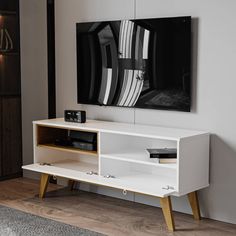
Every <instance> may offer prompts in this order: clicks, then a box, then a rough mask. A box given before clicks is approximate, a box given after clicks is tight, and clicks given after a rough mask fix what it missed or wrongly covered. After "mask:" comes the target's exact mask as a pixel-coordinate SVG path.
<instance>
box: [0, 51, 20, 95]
mask: <svg viewBox="0 0 236 236" xmlns="http://www.w3.org/2000/svg"><path fill="white" fill-rule="evenodd" d="M20 92H21V85H20V59H19V56H18V55H2V56H1V58H0V96H1V95H20Z"/></svg>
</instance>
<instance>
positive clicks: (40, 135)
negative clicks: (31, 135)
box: [36, 125, 98, 156]
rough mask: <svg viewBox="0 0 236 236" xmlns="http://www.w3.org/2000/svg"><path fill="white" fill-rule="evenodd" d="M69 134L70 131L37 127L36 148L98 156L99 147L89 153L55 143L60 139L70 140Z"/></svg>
mask: <svg viewBox="0 0 236 236" xmlns="http://www.w3.org/2000/svg"><path fill="white" fill-rule="evenodd" d="M69 132H70V130H69V129H63V128H54V127H47V126H40V125H37V126H36V133H37V138H36V146H37V147H41V148H47V149H53V150H61V151H65V152H72V153H78V154H87V155H92V156H97V155H98V147H97V150H96V151H88V150H83V149H80V148H77V147H73V146H64V145H63V146H62V145H57V144H56V143H55V142H56V140H58V139H61V140H66V139H67V138H68V134H69ZM84 132H86V131H84ZM96 139H97V133H96Z"/></svg>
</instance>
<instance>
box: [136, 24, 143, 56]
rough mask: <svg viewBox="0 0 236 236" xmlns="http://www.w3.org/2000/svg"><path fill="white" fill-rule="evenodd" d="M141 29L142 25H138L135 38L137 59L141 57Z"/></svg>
mask: <svg viewBox="0 0 236 236" xmlns="http://www.w3.org/2000/svg"><path fill="white" fill-rule="evenodd" d="M140 31H141V27H140V26H138V27H137V31H136V39H135V60H138V58H139V47H142V45H141V43H140V42H139V41H140V38H139V37H140Z"/></svg>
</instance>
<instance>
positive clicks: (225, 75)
mask: <svg viewBox="0 0 236 236" xmlns="http://www.w3.org/2000/svg"><path fill="white" fill-rule="evenodd" d="M134 1H135V0H99V1H98V0H97V1H95V0H67V1H65V0H57V1H56V67H57V70H56V74H57V111H58V116H62V114H63V111H64V109H68V108H82V109H85V110H86V111H87V113H88V116H89V117H90V118H99V119H106V120H114V121H126V122H136V123H145V124H156V125H161V126H171V127H184V128H190V129H201V130H202V129H203V130H208V131H210V132H211V133H212V138H211V161H210V166H211V169H210V173H211V174H210V182H211V185H210V187H209V188H208V189H205V190H203V191H201V192H200V203H201V208H202V211H203V213H204V215H205V216H207V217H210V218H213V219H218V220H222V221H227V222H232V223H236V204H235V199H236V188H235V181H236V138H235V135H236V132H235V120H236V109H235V104H234V103H235V100H236V99H235V93H234V92H235V87H236V79H235V68H236V14H235V9H236V1H235V0H225V1H222V0H165V1H163V0H136V4H135V2H134ZM135 6H136V7H135ZM180 15H191V16H192V17H193V28H194V35H193V44H194V46H193V111H192V112H191V113H184V112H174V111H158V110H142V109H121V108H103V107H97V106H79V105H78V104H77V103H76V101H77V99H76V95H77V94H76V93H77V92H76V44H75V40H76V28H75V23H76V22H81V21H95V20H108V19H112V20H115V19H125V18H126V19H127V18H135V17H137V18H143V17H163V16H180ZM199 174H201V173H199ZM93 190H97V191H98V192H106V191H108V190H105V189H104V188H98V189H93ZM107 193H108V194H115V195H116V194H118V191H116V192H111V191H110V190H109V192H107ZM117 196H121V195H120V193H119V194H118V195H117ZM128 198H129V199H133V198H134V196H133V195H132V196H129V197H128ZM135 199H136V201H141V202H146V203H147V202H148V203H150V204H154V205H157V200H156V199H153V198H148V197H143V196H140V195H136V196H135ZM173 205H174V208H175V209H176V210H179V211H183V212H189V210H190V209H189V206H188V205H187V200H186V198H180V199H174V203H173Z"/></svg>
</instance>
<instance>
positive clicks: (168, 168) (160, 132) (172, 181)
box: [23, 118, 209, 231]
mask: <svg viewBox="0 0 236 236" xmlns="http://www.w3.org/2000/svg"><path fill="white" fill-rule="evenodd" d="M33 126H34V164H32V165H27V166H23V169H26V170H31V171H35V172H39V173H41V183H40V193H39V195H40V197H41V198H43V197H44V196H45V192H46V189H47V185H48V180H49V177H50V176H58V177H64V178H67V179H69V180H70V181H71V180H72V181H81V182H87V183H91V184H96V185H103V186H107V187H112V188H116V189H121V190H122V191H132V192H137V193H142V194H147V195H152V196H156V197H159V198H160V201H161V206H162V210H163V213H164V217H165V220H166V223H167V227H168V229H169V230H172V231H173V230H174V229H175V227H174V220H173V216H172V207H171V199H170V196H172V195H173V196H182V195H186V194H188V197H189V201H190V205H191V207H192V210H193V215H194V218H195V219H200V211H199V206H198V200H197V193H196V191H197V190H199V189H202V188H205V187H207V186H208V185H209V182H208V181H209V180H208V178H209V134H208V133H206V132H201V131H193V130H184V129H175V128H164V127H156V126H144V125H134V124H126V123H117V122H105V121H97V120H88V121H87V122H86V123H85V124H77V123H70V122H65V121H64V119H62V118H60V119H51V120H42V121H35V122H33ZM69 130H77V131H85V132H94V133H96V134H97V151H83V150H79V149H77V148H72V147H63V146H56V145H55V144H54V142H55V139H56V138H63V137H65V136H66V135H67V134H68V131H69ZM164 147H168V148H177V163H176V164H158V163H156V162H154V161H153V160H151V159H150V158H149V155H148V153H147V151H146V148H164ZM42 163H47V164H51V165H40V164H42ZM109 176H110V177H109Z"/></svg>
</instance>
